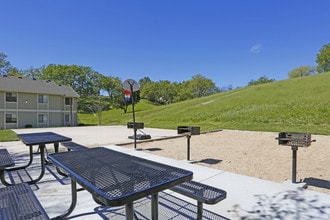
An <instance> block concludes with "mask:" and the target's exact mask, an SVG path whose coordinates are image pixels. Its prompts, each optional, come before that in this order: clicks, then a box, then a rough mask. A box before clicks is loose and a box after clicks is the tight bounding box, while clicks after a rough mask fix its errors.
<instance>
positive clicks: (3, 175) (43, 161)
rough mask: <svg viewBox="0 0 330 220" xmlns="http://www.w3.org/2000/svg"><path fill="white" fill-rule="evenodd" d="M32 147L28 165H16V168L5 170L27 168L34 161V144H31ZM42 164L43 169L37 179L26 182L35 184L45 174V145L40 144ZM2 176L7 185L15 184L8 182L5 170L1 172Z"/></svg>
mask: <svg viewBox="0 0 330 220" xmlns="http://www.w3.org/2000/svg"><path fill="white" fill-rule="evenodd" d="M29 147H30V161H29V163H28V164H27V165H25V166H21V167H14V168H11V169H6V170H5V171H14V170H19V169H25V168H27V167H28V166H30V165H31V163H32V161H33V149H32V147H33V146H29ZM39 147H40V153H41V154H40V158H41V159H40V160H41V161H40V165H41V171H40V175H39V177H38V178H37V179H34V180H31V181H28V182H26V183H28V184H30V185H31V184H35V183H36V182H38V181H39V180H41V179H42V177H43V176H44V175H45V145H40V146H39ZM0 178H1V182H2V183H3V184H4V185H5V186H10V185H13V184H11V183H8V182H7V181H6V180H5V174H4V172H2V173H1V175H0Z"/></svg>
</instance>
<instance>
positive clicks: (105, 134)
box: [0, 126, 330, 219]
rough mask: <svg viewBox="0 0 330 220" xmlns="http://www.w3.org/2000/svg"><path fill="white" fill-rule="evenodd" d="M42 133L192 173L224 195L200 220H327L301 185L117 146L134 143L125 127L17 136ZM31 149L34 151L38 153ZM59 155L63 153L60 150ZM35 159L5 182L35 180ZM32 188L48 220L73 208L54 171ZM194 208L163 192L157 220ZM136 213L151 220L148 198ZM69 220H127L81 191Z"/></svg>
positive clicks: (188, 214) (184, 215)
mask: <svg viewBox="0 0 330 220" xmlns="http://www.w3.org/2000/svg"><path fill="white" fill-rule="evenodd" d="M44 131H52V132H56V133H59V134H62V135H65V136H68V137H71V138H72V140H73V141H75V142H77V143H80V144H83V145H86V146H88V147H96V146H104V147H108V148H111V149H114V150H118V151H121V152H124V153H127V154H132V155H135V156H138V157H143V158H146V159H149V160H155V161H157V162H161V163H166V164H171V165H172V166H177V167H181V168H184V169H188V170H191V171H193V173H194V180H195V181H200V182H203V183H206V184H209V185H212V186H215V187H218V188H221V189H223V190H225V191H226V192H227V198H226V199H225V200H223V201H221V202H219V203H217V204H215V205H204V218H203V219H314V218H315V219H329V216H330V194H324V193H318V192H315V191H311V190H307V189H303V188H302V187H301V186H302V185H301V184H291V183H275V182H270V181H265V180H261V179H258V178H253V177H249V176H243V175H239V174H235V173H230V172H225V171H222V170H217V169H212V168H208V167H204V166H200V165H196V164H192V163H189V162H188V161H186V160H173V159H171V158H165V157H160V156H155V155H152V154H149V153H147V152H144V151H139V150H135V149H129V148H123V147H120V146H119V145H121V144H124V143H128V142H132V141H133V140H130V139H128V136H129V135H132V130H130V129H127V128H126V127H125V126H104V127H103V126H102V127H74V128H44V129H17V130H15V132H17V133H31V132H44ZM143 131H144V132H145V133H147V134H149V135H151V137H152V139H153V140H155V139H162V138H172V137H175V136H177V134H176V130H164V129H152V128H145V129H144V130H143ZM155 143H156V142H155ZM0 148H7V149H8V151H9V152H10V153H11V155H12V156H13V157H14V160H15V162H16V165H17V166H19V165H23V164H24V163H25V162H26V161H27V160H28V147H26V146H25V145H24V144H23V143H22V142H20V141H15V142H2V143H0ZM34 149H35V151H36V150H37V147H35V148H34ZM47 149H48V153H52V152H53V147H52V146H51V145H49V146H47ZM60 150H61V151H65V150H66V149H65V148H63V147H61V148H60ZM35 157H36V158H35V159H34V162H33V165H32V166H31V167H29V168H28V169H26V170H21V171H19V172H11V173H10V174H9V175H8V174H6V179H7V180H11V181H12V182H15V183H18V182H21V181H26V180H29V179H30V178H31V177H35V176H37V175H38V171H39V163H40V160H39V158H37V157H39V155H35ZM2 187H3V186H2ZM31 187H32V189H33V191H34V192H35V194H36V196H37V197H38V199H39V200H40V202H41V204H42V205H43V206H44V208H45V210H46V212H47V213H48V215H49V216H50V217H51V218H52V217H55V216H57V215H60V214H62V213H63V212H65V211H66V210H67V209H68V207H69V205H70V202H71V196H70V193H71V189H70V179H69V178H68V177H63V176H60V175H58V174H57V172H56V169H55V167H54V165H52V164H48V165H47V166H46V173H45V176H44V178H43V179H42V180H41V181H40V182H38V183H37V184H35V185H31ZM196 204H197V203H196V201H194V200H191V199H188V198H186V197H183V196H181V195H178V194H176V193H174V192H172V191H168V190H166V191H164V192H162V193H160V197H159V213H160V216H159V219H195V218H196ZM134 208H135V211H136V215H137V217H138V219H150V210H151V208H150V198H144V199H141V200H139V201H137V202H136V203H135V204H134ZM70 219H125V208H124V207H102V206H100V205H98V204H96V203H95V202H94V201H93V199H92V197H91V195H90V193H88V192H86V191H80V192H79V193H78V203H77V206H76V208H75V210H74V212H73V213H72V214H71V216H70Z"/></svg>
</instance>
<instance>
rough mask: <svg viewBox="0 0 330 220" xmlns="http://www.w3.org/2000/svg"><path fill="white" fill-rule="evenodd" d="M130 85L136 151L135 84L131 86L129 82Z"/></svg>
mask: <svg viewBox="0 0 330 220" xmlns="http://www.w3.org/2000/svg"><path fill="white" fill-rule="evenodd" d="M128 84H129V86H130V89H131V94H132V95H131V100H132V111H133V126H134V149H136V126H135V111H134V92H133V85H134V82H133V83H132V84H131V83H130V82H129V81H128Z"/></svg>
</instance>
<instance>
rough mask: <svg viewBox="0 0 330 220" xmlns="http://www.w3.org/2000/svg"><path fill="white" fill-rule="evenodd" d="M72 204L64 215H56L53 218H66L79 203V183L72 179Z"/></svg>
mask: <svg viewBox="0 0 330 220" xmlns="http://www.w3.org/2000/svg"><path fill="white" fill-rule="evenodd" d="M71 197H72V199H71V205H70V207H69V209H68V210H67V211H66V212H65V213H64V214H62V215H60V216H57V217H54V218H52V219H66V217H68V216H69V215H70V214H71V213H72V212H73V210H74V208H75V207H76V204H77V183H76V182H75V181H73V180H72V179H71Z"/></svg>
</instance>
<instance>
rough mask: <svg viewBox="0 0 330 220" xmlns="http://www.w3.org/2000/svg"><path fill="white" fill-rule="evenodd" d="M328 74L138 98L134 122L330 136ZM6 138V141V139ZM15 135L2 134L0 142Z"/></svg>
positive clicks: (109, 114) (108, 121)
mask: <svg viewBox="0 0 330 220" xmlns="http://www.w3.org/2000/svg"><path fill="white" fill-rule="evenodd" d="M329 88H330V72H328V73H322V74H317V75H312V76H308V77H301V78H295V79H288V80H283V81H277V82H272V83H267V84H262V85H256V86H249V87H245V88H240V89H235V90H232V91H229V92H223V93H218V94H215V95H212V96H208V97H204V98H199V99H193V100H189V101H185V102H180V103H175V104H170V105H165V106H156V105H153V104H152V103H149V102H147V101H145V100H142V101H141V102H140V103H138V104H137V105H136V106H135V117H136V122H144V125H145V127H153V128H166V129H176V128H177V126H179V125H191V126H200V128H201V130H202V131H209V130H217V129H237V130H251V131H274V132H281V131H291V132H307V133H312V134H324V135H329V134H330V98H329V97H330V89H329ZM78 117H79V123H81V124H84V125H86V126H87V125H97V124H98V119H97V117H96V116H94V115H93V114H79V116H78ZM130 121H132V110H131V107H130V108H129V109H128V112H127V113H126V114H125V113H124V112H123V110H121V109H118V110H110V111H106V112H103V113H102V125H126V124H127V122H130ZM7 136H8V138H7ZM13 137H15V134H11V132H10V131H6V130H2V131H0V141H6V140H10V139H13Z"/></svg>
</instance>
